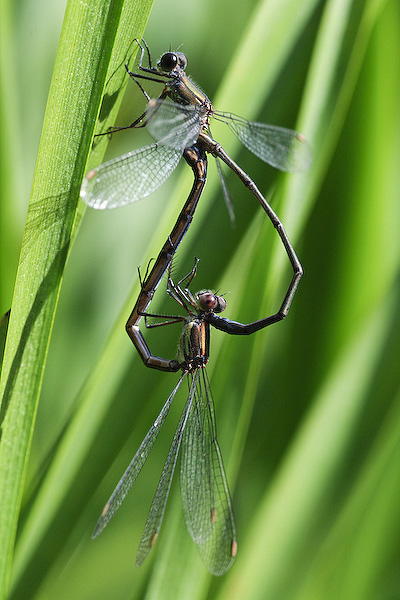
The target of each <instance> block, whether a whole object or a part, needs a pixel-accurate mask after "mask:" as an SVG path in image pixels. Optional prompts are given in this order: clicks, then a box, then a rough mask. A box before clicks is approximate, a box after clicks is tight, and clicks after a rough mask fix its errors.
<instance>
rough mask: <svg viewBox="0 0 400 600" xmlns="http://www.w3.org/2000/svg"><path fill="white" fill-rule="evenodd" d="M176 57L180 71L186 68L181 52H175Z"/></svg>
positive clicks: (183, 55) (184, 58) (184, 57)
mask: <svg viewBox="0 0 400 600" xmlns="http://www.w3.org/2000/svg"><path fill="white" fill-rule="evenodd" d="M176 56H177V58H178V63H179V66H180V67H181V69H183V70H185V69H186V67H187V58H186V56H185V54H183V52H177V53H176Z"/></svg>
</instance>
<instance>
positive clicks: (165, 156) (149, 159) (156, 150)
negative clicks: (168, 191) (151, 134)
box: [81, 144, 183, 210]
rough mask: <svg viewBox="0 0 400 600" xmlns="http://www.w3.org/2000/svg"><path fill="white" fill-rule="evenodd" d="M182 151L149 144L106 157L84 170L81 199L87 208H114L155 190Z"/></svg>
mask: <svg viewBox="0 0 400 600" xmlns="http://www.w3.org/2000/svg"><path fill="white" fill-rule="evenodd" d="M182 153H183V149H182V150H177V149H176V148H171V147H169V146H163V145H161V144H151V145H150V146H145V147H144V148H138V149H137V150H133V151H132V152H128V153H127V154H124V155H123V156H119V157H118V158H114V159H112V160H109V161H108V162H105V163H103V164H102V165H100V166H99V167H96V168H95V169H92V170H91V171H89V173H87V175H86V177H85V179H84V180H83V183H82V188H81V198H82V200H83V201H84V202H85V204H87V205H88V206H90V207H91V208H96V209H99V210H104V209H106V208H110V209H111V208H118V207H120V206H125V205H126V204H131V203H132V202H136V201H137V200H141V199H142V198H146V196H149V195H150V194H152V193H153V192H155V191H156V190H157V189H158V188H159V187H161V185H162V184H163V183H164V182H165V181H166V180H167V179H168V177H169V176H170V175H171V173H172V172H173V171H174V170H175V169H176V167H177V165H178V162H179V161H180V159H181V156H182Z"/></svg>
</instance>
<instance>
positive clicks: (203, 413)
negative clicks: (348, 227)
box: [81, 41, 311, 575]
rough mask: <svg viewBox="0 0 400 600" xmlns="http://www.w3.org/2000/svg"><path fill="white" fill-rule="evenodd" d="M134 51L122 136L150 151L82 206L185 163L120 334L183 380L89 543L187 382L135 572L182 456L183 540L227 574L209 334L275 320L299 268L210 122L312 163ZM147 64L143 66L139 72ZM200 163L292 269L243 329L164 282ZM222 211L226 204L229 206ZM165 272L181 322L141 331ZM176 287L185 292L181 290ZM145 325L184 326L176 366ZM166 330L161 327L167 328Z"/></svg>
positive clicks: (177, 59)
mask: <svg viewBox="0 0 400 600" xmlns="http://www.w3.org/2000/svg"><path fill="white" fill-rule="evenodd" d="M137 43H138V45H139V48H140V51H141V55H140V59H139V64H138V70H139V71H140V72H136V73H134V72H131V71H130V70H129V68H128V65H126V70H127V72H128V74H129V75H130V76H131V77H132V79H133V80H134V81H135V82H136V84H137V85H138V86H139V87H140V89H141V90H142V92H143V94H144V95H145V96H146V98H147V100H148V101H149V102H148V108H147V109H146V111H145V112H144V113H143V114H142V115H141V116H140V117H139V118H138V119H136V120H135V121H134V122H133V123H132V124H131V125H129V126H128V127H122V128H115V129H113V130H112V131H118V130H121V129H131V128H138V127H143V126H147V128H148V130H149V131H150V133H151V134H152V136H153V137H154V139H155V140H156V141H155V143H153V144H151V145H149V146H146V147H144V148H139V149H138V150H134V151H132V152H129V153H128V154H125V155H123V156H121V157H118V158H115V159H113V160H110V161H108V162H106V163H104V164H103V165H100V166H99V167H97V168H95V169H92V170H91V171H89V173H88V174H87V175H86V178H85V180H84V182H83V185H82V190H81V197H82V199H83V200H84V201H85V202H86V204H88V205H89V206H91V207H92V208H97V209H108V208H117V207H120V206H124V205H126V204H128V203H131V202H135V201H137V200H139V199H141V198H144V197H146V196H148V195H149V194H151V193H152V192H153V191H155V190H156V189H158V188H159V187H160V186H161V185H162V183H164V181H165V180H166V179H167V178H168V177H169V176H170V175H171V173H172V172H173V170H174V169H175V168H176V166H177V165H178V163H179V160H180V158H181V157H182V156H183V157H184V158H185V160H186V162H187V163H188V164H189V166H190V167H191V169H192V171H193V174H194V182H193V186H192V189H191V191H190V193H189V196H188V198H187V200H186V202H185V204H184V206H183V208H182V210H181V212H180V214H179V216H178V219H177V221H176V223H175V226H174V228H173V230H172V232H171V233H170V235H169V236H168V238H167V240H166V242H165V244H164V246H163V248H162V249H161V251H160V252H159V254H158V257H157V259H156V260H155V261H154V263H153V266H152V268H151V269H150V268H148V270H147V272H146V274H145V276H144V278H143V281H141V291H140V294H139V297H138V300H137V302H136V304H135V306H134V308H133V311H132V313H131V315H130V317H129V319H128V321H127V324H126V329H127V332H128V334H129V336H130V338H131V340H132V342H133V343H134V345H135V347H136V348H137V350H138V352H139V354H140V356H141V358H142V360H143V361H144V363H145V365H146V366H148V367H151V368H155V369H159V370H163V371H178V370H182V375H181V377H180V379H179V381H178V383H177V385H176V386H175V388H174V389H173V391H172V393H171V395H170V396H169V398H168V399H167V401H166V403H165V404H164V406H163V408H162V410H161V412H160V414H159V416H158V417H157V419H156V420H155V421H154V423H153V425H152V427H151V428H150V430H149V432H148V433H147V435H146V437H145V438H144V440H143V442H142V444H141V446H140V447H139V450H138V452H137V453H136V455H135V456H134V458H133V459H132V462H131V463H130V465H129V467H128V469H127V470H126V472H125V473H124V475H123V477H122V478H121V480H120V482H119V483H118V485H117V487H116V488H115V490H114V492H113V494H112V495H111V497H110V499H109V501H108V502H107V504H106V506H105V508H104V510H103V513H102V515H101V517H100V520H99V522H98V524H97V527H96V529H95V532H94V537H96V536H97V535H98V534H99V533H100V532H101V531H102V530H103V529H104V527H105V526H106V525H107V524H108V522H109V521H110V519H111V518H112V517H113V515H114V514H115V512H116V511H117V509H118V508H119V506H120V504H121V503H122V501H123V499H124V498H125V496H126V494H127V493H128V491H129V489H130V487H131V486H132V485H133V483H134V481H135V480H136V477H137V476H138V474H139V472H140V470H141V468H142V466H143V464H144V462H145V460H146V459H147V456H148V455H149V453H150V450H151V448H152V447H153V445H154V443H155V440H156V438H157V436H158V434H159V431H160V429H161V427H162V425H163V423H164V421H165V419H166V416H167V414H168V410H169V408H170V406H171V403H172V401H173V399H174V397H175V395H176V393H177V391H178V389H179V387H180V385H181V383H182V381H183V380H184V379H185V378H187V379H188V381H189V391H188V399H187V402H186V405H185V407H184V409H183V412H182V415H181V418H180V420H179V423H178V427H177V429H176V432H175V435H174V437H173V441H172V445H171V449H170V451H169V453H168V456H167V459H166V461H165V465H164V468H163V471H162V474H161V478H160V481H159V484H158V487H157V490H156V493H155V496H154V499H153V503H152V505H151V508H150V512H149V516H148V519H147V521H146V525H145V529H144V532H143V535H142V539H141V542H140V545H139V550H138V555H137V561H136V562H137V564H140V563H141V562H142V561H143V560H144V558H145V557H146V556H147V554H148V552H149V551H150V549H151V548H152V546H153V544H154V542H155V540H156V538H157V536H158V532H159V529H160V526H161V523H162V519H163V515H164V510H165V505H166V502H167V498H168V494H169V490H170V486H171V481H172V476H173V473H174V470H175V466H176V462H177V458H178V453H179V451H180V453H181V495H182V504H183V508H184V516H185V521H186V525H187V528H188V531H189V533H190V535H191V537H192V539H193V540H194V542H195V543H196V545H197V547H198V549H199V552H200V555H201V557H202V559H203V561H204V563H205V565H206V567H207V568H208V569H209V571H210V572H211V573H213V574H215V575H222V574H223V573H225V572H226V571H227V569H229V567H230V565H231V564H232V561H233V559H234V557H235V555H236V548H237V542H236V533H235V524H234V518H233V512H232V505H231V499H230V494H229V489H228V484H227V480H226V476H225V472H224V467H223V462H222V456H221V452H220V449H219V446H218V443H217V438H216V425H215V415H214V404H213V401H212V397H211V392H210V389H209V383H208V379H207V375H206V371H205V366H206V364H207V363H208V356H209V331H210V325H212V326H213V327H215V328H216V329H220V330H221V331H225V332H226V333H230V334H235V335H248V334H251V333H254V332H255V331H258V330H259V329H262V328H264V327H267V326H268V325H270V324H272V323H275V322H277V321H279V320H281V319H283V318H284V317H285V316H286V315H287V313H288V311H289V308H290V305H291V302H292V299H293V296H294V294H295V291H296V289H297V286H298V283H299V280H300V278H301V275H302V268H301V264H300V262H299V260H298V258H297V256H296V253H295V251H294V249H293V247H292V245H291V243H290V241H289V238H288V236H287V234H286V232H285V230H284V227H283V225H282V223H281V222H280V220H279V218H278V217H277V215H276V214H275V212H274V211H273V209H272V208H271V207H270V205H269V204H268V202H267V201H266V199H265V198H264V196H263V195H262V194H261V192H260V191H259V189H258V188H257V186H256V185H255V183H254V182H253V181H252V180H251V178H250V177H249V176H248V175H247V174H246V173H245V172H244V171H243V170H242V169H241V168H240V167H239V166H238V165H237V164H236V163H235V162H234V161H233V160H232V159H231V158H230V157H229V156H228V155H227V153H226V152H225V151H224V150H223V148H222V147H221V145H220V144H218V142H216V141H215V140H214V139H213V137H212V135H211V132H210V120H211V119H212V118H214V119H217V120H220V121H223V122H225V123H226V124H227V125H228V126H229V127H230V128H231V130H232V131H233V132H234V133H235V135H236V136H237V137H238V138H239V139H240V140H241V141H242V143H243V144H244V145H245V146H246V147H247V148H248V149H249V150H250V151H251V152H253V153H254V154H255V155H256V156H258V157H259V158H261V159H262V160H263V161H265V162H267V163H269V164H271V165H272V166H274V167H276V168H278V169H281V170H283V171H303V170H306V169H307V168H308V166H309V164H310V162H311V153H310V150H309V147H308V145H307V143H306V142H305V140H304V138H303V136H301V135H300V134H298V133H297V132H295V131H292V130H288V129H284V128H281V127H275V126H272V125H266V124H263V123H252V122H249V121H245V120H244V119H241V118H240V117H237V116H235V115H233V114H231V113H222V112H218V111H216V110H214V108H213V106H212V104H211V102H210V100H209V99H208V98H207V96H206V95H205V94H204V93H203V92H202V91H201V90H200V89H199V88H198V87H197V86H196V85H195V84H194V83H193V82H192V81H191V80H190V78H189V77H188V76H187V75H186V73H185V68H186V66H187V59H186V56H185V55H184V54H183V53H182V52H172V51H169V52H166V53H165V54H163V55H162V56H161V58H160V60H159V61H158V63H157V66H156V67H153V66H152V62H151V56H150V51H149V48H148V47H147V45H146V44H145V42H144V41H143V45H142V44H141V43H140V42H139V41H138V42H137ZM145 55H146V56H147V60H148V66H147V67H145V66H143V60H144V57H145ZM139 80H145V81H146V80H149V81H153V82H157V83H160V84H163V86H164V87H163V90H162V93H161V94H160V96H159V97H158V98H157V99H156V100H153V99H151V98H150V97H149V96H148V94H147V92H146V91H145V90H144V88H143V87H142V85H141V83H140V81H139ZM207 154H211V155H213V156H214V157H215V158H216V161H217V166H218V170H219V173H220V176H221V182H222V189H223V192H224V195H225V198H226V199H228V193H227V187H226V184H225V180H224V177H223V175H222V170H221V167H220V163H219V159H220V160H222V161H223V162H224V163H225V164H226V165H227V166H228V167H229V168H230V169H231V170H232V171H233V172H234V173H236V175H237V176H238V177H239V178H240V180H241V181H242V182H243V183H244V185H245V186H246V188H248V189H249V190H250V192H251V193H252V194H253V195H254V196H255V198H256V199H257V201H258V202H259V203H260V205H261V206H262V208H263V210H264V211H265V212H266V213H267V215H268V217H269V219H270V220H271V222H272V224H273V225H274V227H275V228H276V230H277V232H278V234H279V236H280V238H281V240H282V243H283V245H284V247H285V250H286V253H287V255H288V257H289V260H290V263H291V265H292V269H293V276H292V278H291V281H290V283H289V286H288V290H287V292H286V295H285V297H284V300H283V302H282V305H281V307H280V308H279V310H278V312H277V313H275V314H274V315H271V316H269V317H266V318H264V319H260V320H258V321H254V322H252V323H249V324H242V323H238V322H236V321H231V320H229V319H224V318H222V317H220V316H219V315H218V314H217V313H219V312H221V311H222V310H223V309H224V308H225V306H226V303H225V300H224V298H223V297H220V296H216V295H215V294H214V293H213V292H211V291H210V290H205V291H204V290H203V291H202V292H199V293H198V294H197V295H196V296H193V295H192V293H191V292H190V290H189V287H188V286H189V284H190V282H191V280H192V279H193V277H194V275H195V273H196V269H197V259H196V262H195V266H194V267H193V269H192V271H191V272H190V273H189V274H188V275H187V276H186V277H184V278H183V279H181V280H180V281H179V282H178V283H176V284H175V283H174V281H173V280H172V277H171V264H172V259H173V257H174V255H175V253H176V251H177V249H178V246H179V245H180V243H181V241H182V239H183V237H184V235H185V233H186V232H187V230H188V228H189V226H190V223H191V221H192V219H193V215H194V213H195V210H196V207H197V204H198V201H199V199H200V196H201V193H202V191H203V189H204V186H205V183H206V178H207ZM228 206H229V207H230V204H229V202H228ZM167 269H168V283H167V292H168V294H169V295H170V296H171V297H172V298H174V299H175V300H176V301H177V302H178V303H179V304H180V306H181V307H182V308H183V309H184V310H185V312H186V315H185V316H173V317H163V318H164V322H163V323H157V324H154V323H152V324H149V323H148V320H147V319H148V317H149V316H153V317H159V315H150V313H149V312H148V311H147V309H148V306H149V304H150V302H151V300H152V298H153V296H154V293H155V291H156V289H157V287H158V285H159V283H160V281H161V279H162V277H163V275H164V274H165V272H166V270H167ZM183 286H184V287H183ZM143 317H144V318H145V323H146V326H147V327H154V326H160V325H165V324H168V323H177V322H183V323H184V325H183V332H182V335H181V341H180V352H179V355H178V357H177V358H175V359H171V360H168V359H164V358H161V357H158V356H154V355H153V354H152V353H151V351H150V349H149V347H148V345H147V343H146V341H145V339H144V337H143V335H142V333H141V330H140V329H139V322H140V320H141V319H142V318H143ZM165 321H166V322H165Z"/></svg>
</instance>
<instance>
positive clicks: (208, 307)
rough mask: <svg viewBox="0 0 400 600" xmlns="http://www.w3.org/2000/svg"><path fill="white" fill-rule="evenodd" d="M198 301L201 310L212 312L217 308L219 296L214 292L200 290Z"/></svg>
mask: <svg viewBox="0 0 400 600" xmlns="http://www.w3.org/2000/svg"><path fill="white" fill-rule="evenodd" d="M197 302H198V303H199V306H200V308H201V310H204V311H205V312H212V311H214V310H215V307H216V306H217V305H218V301H217V298H216V297H215V296H214V294H213V293H212V292H208V291H204V292H199V293H198V294H197Z"/></svg>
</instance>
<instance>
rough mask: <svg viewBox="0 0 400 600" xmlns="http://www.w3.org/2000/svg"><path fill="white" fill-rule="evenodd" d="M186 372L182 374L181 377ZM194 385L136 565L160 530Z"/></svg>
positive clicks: (144, 534) (175, 437) (169, 455)
mask: <svg viewBox="0 0 400 600" xmlns="http://www.w3.org/2000/svg"><path fill="white" fill-rule="evenodd" d="M185 375H186V374H184V375H182V377H181V379H180V381H182V378H183V377H185ZM198 376H199V373H198V372H197V373H196V374H195V375H194V379H195V378H198ZM194 389H195V386H193V385H192V386H191V387H190V390H189V395H188V399H187V401H186V404H185V407H184V409H183V411H182V414H181V416H180V419H179V422H178V426H177V428H176V431H175V434H174V437H173V439H172V444H171V448H170V449H169V452H168V456H167V458H166V460H165V463H164V467H163V470H162V473H161V477H160V481H159V482H158V485H157V489H156V492H155V494H154V498H153V502H152V503H151V506H150V510H149V514H148V517H147V520H146V524H145V526H144V530H143V534H142V537H141V539H140V543H139V548H138V551H137V555H136V566H137V567H138V566H140V565H141V564H142V562H143V561H144V559H145V558H146V556H147V555H148V553H149V552H150V550H151V549H152V547H153V545H154V543H155V541H156V539H157V537H158V532H159V531H160V528H161V524H162V520H163V517H164V512H165V507H166V504H167V500H168V495H169V491H170V489H171V483H172V478H173V475H174V472H175V466H176V461H177V459H178V454H179V448H180V446H181V442H182V436H183V433H184V431H185V427H186V423H187V419H188V415H189V412H190V409H191V406H192V402H193V396H194Z"/></svg>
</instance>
